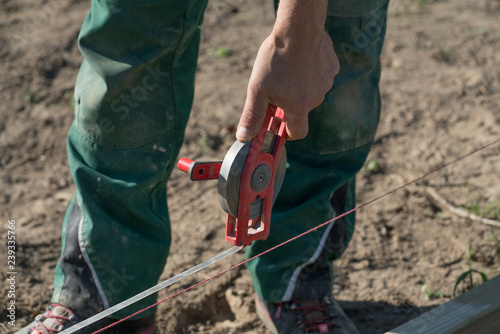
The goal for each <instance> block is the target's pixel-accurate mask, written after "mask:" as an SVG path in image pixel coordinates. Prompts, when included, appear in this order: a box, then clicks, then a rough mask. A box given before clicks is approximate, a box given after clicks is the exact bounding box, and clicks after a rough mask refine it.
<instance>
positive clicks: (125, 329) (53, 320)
mask: <svg viewBox="0 0 500 334" xmlns="http://www.w3.org/2000/svg"><path fill="white" fill-rule="evenodd" d="M115 321H116V320H113V319H109V318H107V319H103V320H102V321H99V322H98V324H96V325H95V326H92V325H91V326H92V327H89V328H88V329H87V330H85V329H82V330H81V331H79V333H80V334H84V333H92V332H95V331H97V330H99V329H101V328H103V327H106V326H107V325H110V324H112V323H113V322H115ZM77 322H78V317H77V316H76V314H75V313H74V312H73V311H71V310H70V309H69V308H67V307H64V306H63V305H60V304H51V305H50V306H49V307H48V308H47V310H46V311H45V312H44V313H42V314H39V315H37V316H36V318H35V320H34V321H33V322H32V323H31V324H29V325H28V326H26V327H24V328H22V329H21V330H19V331H17V332H16V333H15V334H54V333H60V332H62V331H63V330H65V329H67V328H69V327H71V326H72V325H73V324H75V323H77ZM106 333H107V334H154V333H155V317H154V316H150V317H147V318H143V319H138V320H127V321H124V322H121V323H119V324H118V325H116V326H113V327H111V328H110V329H109V330H106Z"/></svg>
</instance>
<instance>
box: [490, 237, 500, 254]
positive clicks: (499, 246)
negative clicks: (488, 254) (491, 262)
mask: <svg viewBox="0 0 500 334" xmlns="http://www.w3.org/2000/svg"><path fill="white" fill-rule="evenodd" d="M490 240H492V241H494V242H495V244H496V253H497V254H500V238H498V237H497V236H496V235H495V234H494V233H491V234H490Z"/></svg>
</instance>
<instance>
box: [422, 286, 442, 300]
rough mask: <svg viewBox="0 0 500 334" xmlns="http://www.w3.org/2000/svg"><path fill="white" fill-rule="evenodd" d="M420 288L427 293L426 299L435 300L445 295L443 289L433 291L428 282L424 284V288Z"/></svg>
mask: <svg viewBox="0 0 500 334" xmlns="http://www.w3.org/2000/svg"><path fill="white" fill-rule="evenodd" d="M420 290H421V291H422V292H423V293H424V294H425V300H434V299H439V298H441V297H445V295H444V293H443V292H442V291H441V290H435V291H432V290H430V289H428V288H427V284H424V285H422V288H421V289H420Z"/></svg>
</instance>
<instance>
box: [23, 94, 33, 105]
mask: <svg viewBox="0 0 500 334" xmlns="http://www.w3.org/2000/svg"><path fill="white" fill-rule="evenodd" d="M23 100H24V102H28V103H31V102H33V95H31V94H29V93H26V94H24V95H23Z"/></svg>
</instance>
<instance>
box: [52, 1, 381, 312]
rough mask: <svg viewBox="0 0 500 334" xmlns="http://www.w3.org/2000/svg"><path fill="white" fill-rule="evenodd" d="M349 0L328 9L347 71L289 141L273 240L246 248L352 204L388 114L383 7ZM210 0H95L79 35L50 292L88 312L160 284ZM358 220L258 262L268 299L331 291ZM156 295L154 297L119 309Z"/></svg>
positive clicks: (257, 279)
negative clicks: (382, 89)
mask: <svg viewBox="0 0 500 334" xmlns="http://www.w3.org/2000/svg"><path fill="white" fill-rule="evenodd" d="M349 4H350V5H347V4H344V5H343V4H337V5H331V6H329V10H328V17H327V22H326V26H325V28H326V30H327V31H328V33H329V34H330V36H331V37H332V40H333V44H334V47H335V50H336V53H337V55H338V57H339V60H340V65H341V70H340V73H339V75H338V76H337V77H336V78H335V83H334V86H333V88H332V89H331V91H330V92H329V93H328V94H327V95H326V98H325V101H324V102H323V103H322V104H321V105H320V106H319V107H318V108H316V109H315V110H313V111H312V112H311V113H310V115H309V135H308V136H307V137H306V138H305V139H303V140H298V141H291V142H287V144H286V149H287V153H288V164H287V172H286V176H285V180H284V184H283V187H282V189H281V192H280V195H279V196H278V199H277V201H276V203H275V205H274V208H273V215H272V224H271V231H270V236H269V238H268V239H267V240H265V241H257V242H254V244H253V245H252V246H251V247H247V249H246V256H247V257H251V256H253V255H255V254H258V253H260V252H262V251H264V250H265V249H268V248H269V247H272V246H274V245H276V244H278V243H280V242H282V241H284V240H287V239H289V238H291V237H293V236H295V235H297V234H299V233H301V232H303V231H305V230H308V229H310V228H312V227H314V226H316V225H318V224H320V223H323V222H325V221H327V220H330V219H332V218H333V217H335V216H336V215H340V214H342V213H343V212H345V211H346V210H349V209H351V208H353V207H354V175H355V174H356V172H357V171H358V170H359V169H360V168H361V167H362V165H363V163H364V161H365V159H366V156H367V154H368V152H369V150H370V147H371V145H372V142H373V138H374V135H375V131H376V127H377V123H378V120H379V115H380V94H379V89H378V83H379V79H380V63H379V56H380V52H381V48H382V44H383V39H384V34H385V27H386V11H387V3H386V2H385V1H384V0H371V1H360V0H358V1H350V2H349ZM205 6H206V3H205V2H204V1H173V0H172V1H169V0H162V1H159V0H146V1H140V2H139V1H131V0H127V1H111V0H109V1H108V0H107V1H97V0H93V1H92V4H91V9H90V12H89V14H88V16H87V17H86V19H85V22H84V24H83V27H82V29H81V32H80V35H79V38H78V44H79V47H80V50H81V53H82V54H83V63H82V65H81V68H80V71H79V74H78V78H77V82H76V86H75V105H74V110H75V119H74V122H73V124H72V126H71V128H70V131H69V134H68V141H67V147H68V155H69V161H70V167H71V172H72V176H73V179H74V182H75V185H76V192H75V195H74V197H73V199H72V201H71V203H70V205H69V208H68V210H67V213H66V216H65V219H64V224H63V231H62V232H63V233H62V254H61V257H60V260H59V262H58V264H57V267H56V272H55V278H54V294H53V298H52V299H53V302H58V303H61V304H63V305H66V306H67V307H69V308H72V309H74V310H76V312H77V313H79V315H80V316H81V317H88V316H90V315H93V314H95V313H96V312H99V311H101V310H103V309H105V308H108V307H109V306H112V305H115V304H117V303H119V302H121V301H123V300H124V299H127V298H129V297H131V296H133V295H135V294H137V293H139V292H141V291H143V290H145V289H147V288H149V287H151V286H153V285H155V284H156V283H157V281H158V278H159V276H160V274H161V273H162V271H163V268H164V265H165V263H166V260H167V256H168V254H169V247H170V243H171V235H170V222H169V216H168V210H167V198H166V183H167V180H168V178H169V176H170V173H171V172H172V169H173V167H174V165H175V163H176V160H177V155H178V153H179V149H180V146H181V144H182V142H183V137H184V130H185V127H186V123H187V121H188V118H189V114H190V110H191V106H192V101H193V90H194V77H195V72H196V63H197V56H198V45H199V42H200V25H201V23H202V20H203V12H204V9H205ZM343 6H344V7H343ZM356 6H357V7H356ZM243 102H244V101H241V103H242V104H243ZM207 112H208V111H207ZM353 229H354V215H353V214H351V215H348V216H346V217H345V218H343V219H339V220H338V221H336V222H335V223H332V224H329V225H327V226H326V227H324V228H321V229H318V230H317V231H316V232H314V233H310V234H308V235H306V236H304V237H302V238H300V239H298V240H296V241H294V242H292V243H289V244H287V245H286V246H283V247H281V248H279V249H277V250H275V251H273V252H271V253H269V254H266V255H264V256H262V257H260V258H258V259H256V260H253V261H251V262H250V263H249V264H248V269H249V271H250V273H251V276H252V279H253V283H254V287H255V290H256V292H257V293H258V294H259V295H260V297H261V298H263V299H265V300H268V301H273V302H278V301H282V300H285V301H287V300H291V299H303V298H310V297H313V296H321V295H324V294H326V293H328V292H329V291H330V289H331V287H332V279H333V273H332V270H331V261H332V260H333V259H335V258H337V257H339V256H340V254H341V253H342V252H343V251H344V250H345V248H346V247H347V244H348V242H349V240H350V239H351V236H352V233H353ZM155 300H156V296H151V297H148V298H145V299H143V300H141V301H140V302H138V303H136V304H135V305H133V306H130V307H128V308H127V309H125V310H122V311H121V312H118V313H115V314H114V315H113V317H116V318H121V317H124V316H127V315H129V314H130V313H132V312H133V311H136V310H138V309H142V308H144V307H146V306H149V305H151V304H153V303H154V302H155ZM153 312H154V309H150V310H148V311H146V312H143V313H142V314H140V315H139V316H138V317H145V316H148V315H151V314H152V313H153Z"/></svg>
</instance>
